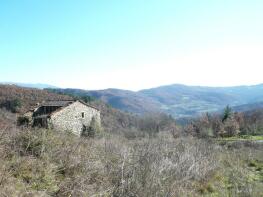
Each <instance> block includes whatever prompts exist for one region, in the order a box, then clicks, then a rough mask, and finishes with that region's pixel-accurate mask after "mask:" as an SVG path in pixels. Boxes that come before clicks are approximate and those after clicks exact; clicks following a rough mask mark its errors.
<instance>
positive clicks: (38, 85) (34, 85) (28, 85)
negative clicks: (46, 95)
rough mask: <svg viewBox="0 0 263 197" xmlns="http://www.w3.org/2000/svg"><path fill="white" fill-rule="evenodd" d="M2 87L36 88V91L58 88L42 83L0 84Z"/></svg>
mask: <svg viewBox="0 0 263 197" xmlns="http://www.w3.org/2000/svg"><path fill="white" fill-rule="evenodd" d="M0 84H2V85H16V86H19V87H24V88H37V89H41V90H42V89H45V88H59V87H57V86H53V85H49V84H44V83H18V82H0Z"/></svg>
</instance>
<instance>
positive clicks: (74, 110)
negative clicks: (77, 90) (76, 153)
mask: <svg viewBox="0 0 263 197" xmlns="http://www.w3.org/2000/svg"><path fill="white" fill-rule="evenodd" d="M83 113H84V117H83V116H82V115H83ZM93 117H94V118H95V120H96V121H97V123H98V124H99V125H100V112H99V111H98V110H96V109H95V108H92V107H89V106H87V105H85V104H83V103H81V102H79V101H76V102H75V103H73V104H71V105H69V106H67V107H65V108H63V109H61V110H60V111H57V112H55V113H54V114H52V115H51V118H50V124H51V126H52V127H53V128H54V129H56V130H61V131H69V132H73V133H75V134H77V135H81V132H82V129H83V125H85V126H89V125H90V122H91V120H92V118H93Z"/></svg>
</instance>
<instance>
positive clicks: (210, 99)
mask: <svg viewBox="0 0 263 197" xmlns="http://www.w3.org/2000/svg"><path fill="white" fill-rule="evenodd" d="M56 90H57V91H59V92H60V93H63V92H64V93H70V94H75V95H82V96H83V95H88V96H91V97H95V98H97V99H100V100H102V101H104V102H106V103H108V104H109V105H111V106H112V107H115V108H117V109H120V110H123V111H127V112H133V113H137V114H144V113H150V112H155V111H161V112H165V113H169V114H171V115H173V116H174V117H176V118H181V117H189V116H194V115H198V114H201V113H204V112H215V111H219V110H222V109H223V108H224V107H225V106H226V105H230V106H240V105H248V104H252V103H257V102H261V101H262V102H263V84H259V85H252V86H235V87H205V86H186V85H182V84H173V85H167V86H160V87H157V88H151V89H145V90H140V91H129V90H122V89H112V88H110V89H105V90H80V89H56ZM247 108H249V106H248V107H247Z"/></svg>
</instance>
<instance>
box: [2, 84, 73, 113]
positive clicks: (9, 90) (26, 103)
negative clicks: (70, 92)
mask: <svg viewBox="0 0 263 197" xmlns="http://www.w3.org/2000/svg"><path fill="white" fill-rule="evenodd" d="M67 99H72V98H71V97H70V96H67V95H59V94H55V93H51V92H48V91H47V90H39V89H35V88H22V87H18V86H15V85H0V106H1V107H4V106H5V105H6V104H8V103H9V102H12V101H17V102H19V105H20V107H19V109H18V110H19V111H18V112H20V113H23V112H25V111H27V110H28V109H30V108H31V107H33V106H35V105H36V104H37V103H40V102H42V101H44V100H67Z"/></svg>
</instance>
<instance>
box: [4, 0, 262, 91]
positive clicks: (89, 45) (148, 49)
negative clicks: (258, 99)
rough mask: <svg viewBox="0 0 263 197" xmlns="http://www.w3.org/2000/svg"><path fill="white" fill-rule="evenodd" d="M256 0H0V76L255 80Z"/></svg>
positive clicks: (153, 82)
mask: <svg viewBox="0 0 263 197" xmlns="http://www.w3.org/2000/svg"><path fill="white" fill-rule="evenodd" d="M262 10H263V1H262V0H246V1H244V0H198V1H197V0H126V1H123V0H111V1H109V0H93V1H91V0H74V1H73V0H71V1H70V0H56V1H54V0H45V1H34V0H12V1H10V0H2V1H0V81H14V82H25V83H48V84H52V85H57V86H60V87H75V88H83V89H103V88H109V87H114V88H123V89H131V90H138V89H143V88H149V87H154V86H160V85H165V84H171V83H184V84H188V85H207V86H231V85H241V84H256V83H262V82H263V79H262V72H261V70H263V69H262V68H263V22H262V21H263V11H262Z"/></svg>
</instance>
